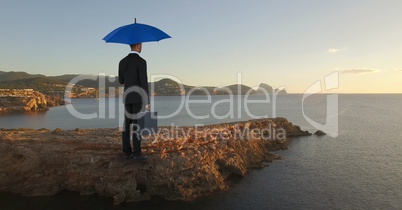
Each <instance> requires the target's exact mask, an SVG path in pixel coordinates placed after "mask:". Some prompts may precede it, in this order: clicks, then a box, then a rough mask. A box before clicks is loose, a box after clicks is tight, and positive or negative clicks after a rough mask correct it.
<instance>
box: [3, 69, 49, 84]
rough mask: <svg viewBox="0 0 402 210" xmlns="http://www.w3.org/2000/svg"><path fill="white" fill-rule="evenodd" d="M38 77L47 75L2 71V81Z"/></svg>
mask: <svg viewBox="0 0 402 210" xmlns="http://www.w3.org/2000/svg"><path fill="white" fill-rule="evenodd" d="M37 77H42V78H43V77H46V76H45V75H41V74H28V73H26V72H14V71H10V72H4V71H0V82H5V81H14V80H22V79H30V78H37Z"/></svg>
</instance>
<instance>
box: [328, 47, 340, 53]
mask: <svg viewBox="0 0 402 210" xmlns="http://www.w3.org/2000/svg"><path fill="white" fill-rule="evenodd" d="M338 51H339V49H337V48H329V49H328V53H330V54H333V53H337V52H338Z"/></svg>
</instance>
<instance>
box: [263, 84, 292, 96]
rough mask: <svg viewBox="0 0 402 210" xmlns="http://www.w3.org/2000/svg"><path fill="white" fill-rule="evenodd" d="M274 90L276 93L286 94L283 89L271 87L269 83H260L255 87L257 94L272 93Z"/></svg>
mask: <svg viewBox="0 0 402 210" xmlns="http://www.w3.org/2000/svg"><path fill="white" fill-rule="evenodd" d="M274 91H275V93H277V94H287V92H286V90H285V89H278V88H275V89H274V88H272V87H271V86H270V85H267V84H265V83H261V84H260V85H259V86H258V89H257V91H256V94H259V95H263V94H265V93H269V94H272V93H274Z"/></svg>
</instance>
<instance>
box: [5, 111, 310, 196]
mask: <svg viewBox="0 0 402 210" xmlns="http://www.w3.org/2000/svg"><path fill="white" fill-rule="evenodd" d="M299 135H310V133H308V132H306V131H302V130H301V129H300V127H298V126H294V125H293V124H292V123H290V122H288V121H287V120H286V119H284V118H275V119H258V120H250V121H245V122H238V123H225V124H217V125H209V126H204V127H159V132H158V133H156V134H154V135H150V136H144V139H143V143H142V149H143V153H144V155H148V156H150V158H149V160H148V161H147V162H146V163H143V162H135V161H133V160H124V159H123V154H122V152H121V150H122V149H121V147H122V146H121V132H119V131H118V129H111V128H110V129H85V130H84V129H76V130H68V131H64V130H62V129H56V130H54V131H50V130H47V129H40V130H30V129H17V130H13V129H2V130H0V192H11V193H15V194H21V195H26V196H42V195H54V194H56V193H58V192H60V191H62V190H69V191H76V192H79V193H81V194H83V195H85V194H93V193H97V194H99V195H102V196H109V197H113V198H114V203H115V204H119V203H121V202H133V201H141V200H148V199H151V196H154V195H157V196H161V197H163V198H165V199H168V200H192V199H195V198H198V197H200V196H203V195H207V194H210V193H212V192H214V191H218V190H224V189H226V188H227V187H228V186H229V183H230V182H229V181H228V177H229V176H230V175H237V176H244V175H246V173H247V170H249V169H250V168H255V167H264V166H266V162H270V161H272V160H273V159H275V155H273V154H272V153H270V151H273V150H278V149H287V144H288V140H289V136H299Z"/></svg>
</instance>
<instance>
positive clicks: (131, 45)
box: [130, 42, 141, 48]
mask: <svg viewBox="0 0 402 210" xmlns="http://www.w3.org/2000/svg"><path fill="white" fill-rule="evenodd" d="M140 44H141V42H140V43H135V44H130V47H131V48H133V47H136V46H137V45H140Z"/></svg>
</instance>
